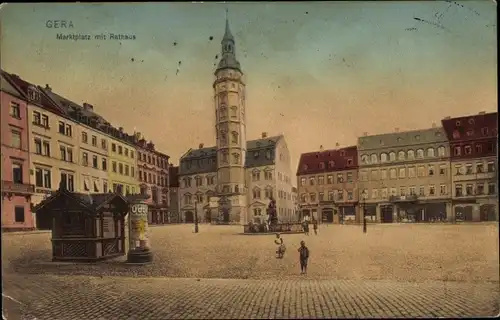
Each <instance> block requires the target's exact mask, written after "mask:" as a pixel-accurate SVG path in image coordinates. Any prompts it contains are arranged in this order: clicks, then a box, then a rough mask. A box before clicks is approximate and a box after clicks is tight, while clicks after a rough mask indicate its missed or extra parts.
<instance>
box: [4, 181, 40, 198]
mask: <svg viewBox="0 0 500 320" xmlns="http://www.w3.org/2000/svg"><path fill="white" fill-rule="evenodd" d="M1 190H2V194H3V193H11V194H21V195H30V194H33V193H35V186H34V185H32V184H23V183H16V182H13V181H6V180H2V185H1Z"/></svg>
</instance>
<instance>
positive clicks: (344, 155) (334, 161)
mask: <svg viewBox="0 0 500 320" xmlns="http://www.w3.org/2000/svg"><path fill="white" fill-rule="evenodd" d="M348 160H350V164H349V165H348ZM357 167H358V149H357V147H356V146H350V147H346V148H340V149H331V150H324V151H315V152H309V153H303V154H301V155H300V160H299V165H298V168H297V176H300V175H305V174H314V173H324V172H334V171H342V170H353V169H357Z"/></svg>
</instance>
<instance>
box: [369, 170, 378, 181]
mask: <svg viewBox="0 0 500 320" xmlns="http://www.w3.org/2000/svg"><path fill="white" fill-rule="evenodd" d="M377 173H378V172H377V170H372V171H371V172H370V180H372V181H376V180H377V179H378V174H377Z"/></svg>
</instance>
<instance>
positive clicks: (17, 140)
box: [10, 130, 22, 149]
mask: <svg viewBox="0 0 500 320" xmlns="http://www.w3.org/2000/svg"><path fill="white" fill-rule="evenodd" d="M10 139H11V140H10V146H11V147H12V148H15V149H21V147H22V145H21V132H19V131H15V130H12V131H11V138H10Z"/></svg>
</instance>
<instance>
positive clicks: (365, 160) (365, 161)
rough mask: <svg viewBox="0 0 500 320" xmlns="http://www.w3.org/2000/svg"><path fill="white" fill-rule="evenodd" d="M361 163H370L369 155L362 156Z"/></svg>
mask: <svg viewBox="0 0 500 320" xmlns="http://www.w3.org/2000/svg"><path fill="white" fill-rule="evenodd" d="M361 163H363V164H368V163H370V161H369V158H368V155H366V154H364V155H362V156H361Z"/></svg>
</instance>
